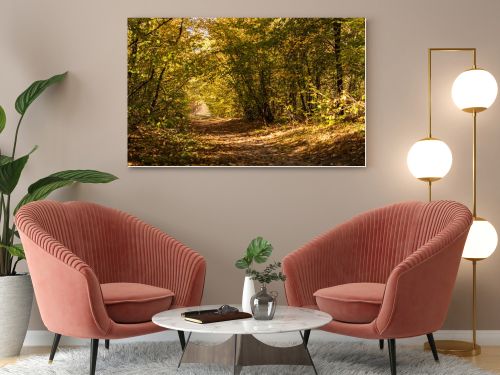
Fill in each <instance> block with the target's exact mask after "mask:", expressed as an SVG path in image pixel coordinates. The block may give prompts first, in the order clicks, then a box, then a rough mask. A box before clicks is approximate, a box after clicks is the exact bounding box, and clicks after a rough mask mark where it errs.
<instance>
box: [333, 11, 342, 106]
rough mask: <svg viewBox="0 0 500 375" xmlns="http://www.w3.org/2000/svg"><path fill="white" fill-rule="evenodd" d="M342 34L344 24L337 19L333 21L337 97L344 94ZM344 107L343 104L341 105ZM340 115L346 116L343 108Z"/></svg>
mask: <svg viewBox="0 0 500 375" xmlns="http://www.w3.org/2000/svg"><path fill="white" fill-rule="evenodd" d="M341 34H342V22H341V20H339V19H337V18H336V19H335V20H334V21H333V41H334V48H333V52H334V56H335V75H336V79H335V84H336V88H337V95H338V96H341V95H342V94H343V92H344V70H343V68H342V59H341V53H342V50H341V46H340V43H341V36H342V35H341ZM340 105H341V106H342V104H340ZM339 114H340V115H343V114H344V109H343V108H342V107H341V108H340V110H339Z"/></svg>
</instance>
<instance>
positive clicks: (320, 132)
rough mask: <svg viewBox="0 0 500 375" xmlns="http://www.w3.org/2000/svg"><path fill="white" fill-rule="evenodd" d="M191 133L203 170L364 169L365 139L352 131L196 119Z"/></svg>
mask: <svg viewBox="0 0 500 375" xmlns="http://www.w3.org/2000/svg"><path fill="white" fill-rule="evenodd" d="M191 132H193V134H194V135H195V137H196V138H197V140H198V141H199V142H200V144H201V145H202V147H201V148H200V149H198V151H197V156H198V158H199V161H200V163H201V164H203V165H242V166H245V165H246V166H249V165H251V166H280V165H287V166H300V165H346V161H348V164H351V163H352V164H351V165H363V164H364V134H362V132H360V129H359V128H358V127H353V126H346V127H343V128H338V127H337V128H334V127H331V126H329V127H326V126H323V127H318V126H312V125H307V124H288V125H287V124H285V125H283V124H281V125H266V124H262V123H258V122H248V121H245V120H243V119H223V118H214V117H196V118H194V119H193V120H192V121H191ZM363 133H364V131H363ZM346 159H347V160H346Z"/></svg>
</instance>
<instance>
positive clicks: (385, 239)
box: [344, 201, 464, 283]
mask: <svg viewBox="0 0 500 375" xmlns="http://www.w3.org/2000/svg"><path fill="white" fill-rule="evenodd" d="M463 209H464V207H463V206H462V205H461V204H459V203H456V202H452V201H434V202H428V203H427V202H414V201H411V202H402V203H397V204H393V205H390V206H386V207H382V208H378V209H375V210H371V211H368V212H365V213H362V214H360V215H358V216H356V217H354V218H353V219H352V220H351V223H352V225H354V228H353V230H354V231H355V233H352V234H351V235H352V238H353V239H354V242H351V246H352V248H351V252H352V258H351V259H349V265H350V268H351V275H353V277H354V279H353V280H352V282H360V281H366V282H378V283H385V282H386V281H387V278H388V277H389V275H390V273H391V272H392V270H393V269H394V267H396V266H397V265H398V264H400V263H401V262H402V261H403V260H405V259H406V258H407V257H408V256H410V255H411V254H412V253H413V252H414V251H415V250H417V249H418V248H419V247H421V246H422V245H423V244H425V243H426V242H428V241H429V240H431V239H432V238H433V237H434V236H436V235H437V234H439V233H440V232H441V231H443V230H444V228H446V227H447V226H448V225H450V224H452V223H453V221H455V220H462V219H463V217H464V216H463ZM344 282H345V281H344Z"/></svg>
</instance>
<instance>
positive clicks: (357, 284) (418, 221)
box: [283, 201, 472, 375]
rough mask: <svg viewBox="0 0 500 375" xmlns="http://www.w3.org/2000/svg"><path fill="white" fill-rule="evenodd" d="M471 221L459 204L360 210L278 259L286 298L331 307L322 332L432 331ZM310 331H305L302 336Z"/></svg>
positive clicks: (370, 335) (387, 334) (379, 335)
mask: <svg viewBox="0 0 500 375" xmlns="http://www.w3.org/2000/svg"><path fill="white" fill-rule="evenodd" d="M471 223H472V215H471V213H470V211H469V210H468V209H467V208H466V207H465V206H463V205H462V204H460V203H456V202H451V201H435V202H431V203H422V202H405V203H399V204H394V205H391V206H388V207H384V208H380V209H376V210H373V211H369V212H366V213H363V214H361V215H358V216H356V217H354V218H353V219H351V220H350V221H348V222H346V223H344V224H342V225H339V226H338V227H336V228H334V229H332V230H331V231H329V232H327V233H325V234H323V235H322V236H319V237H318V238H316V239H314V240H313V241H312V242H310V243H308V244H307V245H305V246H303V247H302V248H300V249H299V250H297V251H295V252H293V253H291V254H289V255H288V256H286V257H285V258H284V260H283V270H284V273H285V274H286V275H287V280H286V282H285V290H286V296H287V300H288V304H289V305H291V306H301V307H309V308H316V309H320V310H322V311H325V312H328V313H329V314H330V315H332V317H333V321H332V322H331V323H329V324H328V325H326V326H324V327H322V329H323V330H325V331H329V332H333V333H338V334H342V335H348V336H354V337H359V338H365V339H378V340H380V348H381V349H383V343H384V341H383V340H385V339H387V340H388V344H389V345H388V346H389V357H390V366H391V373H392V374H393V375H395V374H396V346H395V339H398V338H405V337H414V336H420V335H427V338H428V341H429V344H430V346H431V349H432V352H433V355H434V359H435V360H436V361H437V360H438V355H437V351H436V347H435V344H434V339H433V332H434V331H436V330H438V329H439V328H441V326H442V324H443V322H444V320H445V318H446V314H447V311H448V305H449V303H450V299H451V294H452V290H453V286H454V284H455V279H456V275H457V272H458V267H459V263H460V259H461V255H462V251H463V247H464V244H465V240H466V237H467V233H468V231H469V227H470V225H471ZM309 333H310V332H306V342H307V338H308V337H309Z"/></svg>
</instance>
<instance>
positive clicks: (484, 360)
mask: <svg viewBox="0 0 500 375" xmlns="http://www.w3.org/2000/svg"><path fill="white" fill-rule="evenodd" d="M481 350H482V353H481V355H479V356H477V357H472V358H464V359H467V360H468V361H471V362H472V363H474V364H475V365H476V366H478V367H480V368H482V369H485V370H490V371H493V372H496V373H498V374H500V346H483V347H482V348H481ZM49 352H50V347H48V346H33V347H27V348H23V350H22V352H21V356H20V357H13V358H5V359H0V367H2V366H5V365H7V364H9V363H14V362H16V361H17V360H18V359H20V358H26V357H28V356H30V355H34V354H46V355H47V359H48V357H49Z"/></svg>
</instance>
